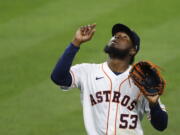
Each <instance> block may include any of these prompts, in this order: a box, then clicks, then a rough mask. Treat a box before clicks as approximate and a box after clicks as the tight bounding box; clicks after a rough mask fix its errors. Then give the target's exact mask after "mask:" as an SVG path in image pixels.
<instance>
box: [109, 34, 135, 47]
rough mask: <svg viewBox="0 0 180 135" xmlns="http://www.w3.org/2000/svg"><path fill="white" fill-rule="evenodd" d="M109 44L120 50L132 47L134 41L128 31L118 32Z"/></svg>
mask: <svg viewBox="0 0 180 135" xmlns="http://www.w3.org/2000/svg"><path fill="white" fill-rule="evenodd" d="M109 45H110V46H112V47H114V48H117V49H120V50H126V49H129V48H132V41H131V39H130V37H129V36H128V35H127V34H126V33H124V32H118V33H116V34H115V35H114V37H113V38H112V39H111V40H110V43H109Z"/></svg>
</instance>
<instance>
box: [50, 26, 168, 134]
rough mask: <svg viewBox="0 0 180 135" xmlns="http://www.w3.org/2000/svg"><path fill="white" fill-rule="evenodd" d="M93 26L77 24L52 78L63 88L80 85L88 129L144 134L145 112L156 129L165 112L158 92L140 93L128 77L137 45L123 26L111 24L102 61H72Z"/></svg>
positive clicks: (160, 127)
mask: <svg viewBox="0 0 180 135" xmlns="http://www.w3.org/2000/svg"><path fill="white" fill-rule="evenodd" d="M95 27H96V24H92V25H87V26H82V27H80V28H79V29H78V30H77V31H76V34H75V36H74V39H73V41H72V42H71V43H70V44H69V46H68V47H67V48H66V50H65V52H64V53H63V55H62V56H61V57H60V59H59V61H58V62H57V64H56V66H55V68H54V70H53V72H52V74H51V79H52V81H53V82H54V83H55V84H57V85H59V86H60V87H61V88H62V89H64V90H68V89H70V88H79V89H80V94H81V103H82V106H83V117H84V124H85V128H86V132H87V134H88V135H143V129H142V126H141V120H142V119H143V116H144V114H146V115H147V118H148V119H149V121H150V122H151V124H152V126H153V127H154V128H155V129H157V130H159V131H163V130H165V129H166V128H167V124H168V115H167V112H166V111H165V106H164V105H163V104H161V102H160V99H159V95H154V96H145V95H143V94H142V93H141V91H140V89H139V88H138V87H137V86H136V85H135V84H134V83H133V81H132V80H131V79H128V76H129V73H130V70H131V68H132V66H131V65H132V63H133V62H134V57H135V55H136V54H137V53H138V51H139V48H140V38H139V36H138V35H137V33H135V32H134V31H132V30H131V29H130V28H128V26H126V25H123V24H115V25H114V26H113V27H112V37H111V39H110V41H109V43H108V44H107V45H106V46H105V48H104V52H105V53H106V54H108V56H109V58H108V59H107V61H105V62H103V63H100V64H94V63H93V64H90V63H82V64H77V65H74V66H72V62H73V59H74V57H75V55H76V54H77V52H78V51H79V50H80V47H81V45H82V44H83V43H85V42H87V41H89V40H91V39H92V37H93V35H94V33H95V31H96V30H95ZM87 53H88V52H87Z"/></svg>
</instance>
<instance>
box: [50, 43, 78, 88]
mask: <svg viewBox="0 0 180 135" xmlns="http://www.w3.org/2000/svg"><path fill="white" fill-rule="evenodd" d="M78 50H79V48H78V47H76V46H74V45H73V44H72V43H71V44H70V45H69V46H68V47H67V48H66V50H65V52H64V53H63V55H62V56H61V57H60V59H59V60H58V62H57V64H56V66H55V68H54V70H53V72H52V74H51V79H52V81H53V82H54V83H56V84H57V85H63V86H70V85H71V82H72V77H71V74H70V72H69V70H70V67H71V65H72V62H73V59H74V57H75V55H76V53H77V52H78Z"/></svg>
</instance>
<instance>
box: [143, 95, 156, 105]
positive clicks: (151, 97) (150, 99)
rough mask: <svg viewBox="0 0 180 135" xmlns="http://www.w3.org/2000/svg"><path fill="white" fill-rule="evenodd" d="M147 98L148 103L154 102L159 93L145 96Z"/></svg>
mask: <svg viewBox="0 0 180 135" xmlns="http://www.w3.org/2000/svg"><path fill="white" fill-rule="evenodd" d="M146 98H147V100H148V101H149V103H150V104H156V103H157V102H158V99H159V95H154V96H146Z"/></svg>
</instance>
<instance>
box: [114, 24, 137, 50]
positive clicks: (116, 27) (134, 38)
mask: <svg viewBox="0 0 180 135" xmlns="http://www.w3.org/2000/svg"><path fill="white" fill-rule="evenodd" d="M118 32H125V33H126V34H127V35H128V36H129V37H130V39H131V40H132V42H133V45H134V47H135V48H136V51H137V52H138V51H139V48H140V37H139V36H138V35H137V33H136V32H135V31H133V30H131V29H130V28H129V27H128V26H126V25H124V24H120V23H118V24H115V25H114V26H113V27H112V36H114V35H115V34H116V33H118Z"/></svg>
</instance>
